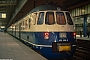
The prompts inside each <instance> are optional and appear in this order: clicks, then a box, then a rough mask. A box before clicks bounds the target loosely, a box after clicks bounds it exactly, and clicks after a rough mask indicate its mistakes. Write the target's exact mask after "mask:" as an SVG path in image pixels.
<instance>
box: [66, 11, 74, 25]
mask: <svg viewBox="0 0 90 60" xmlns="http://www.w3.org/2000/svg"><path fill="white" fill-rule="evenodd" d="M66 16H67V23H68V24H69V25H73V22H72V18H71V16H70V13H69V12H66Z"/></svg>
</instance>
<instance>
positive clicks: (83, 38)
mask: <svg viewBox="0 0 90 60" xmlns="http://www.w3.org/2000/svg"><path fill="white" fill-rule="evenodd" d="M76 39H81V40H89V41H90V36H89V38H88V36H87V37H84V36H83V35H82V37H80V35H76Z"/></svg>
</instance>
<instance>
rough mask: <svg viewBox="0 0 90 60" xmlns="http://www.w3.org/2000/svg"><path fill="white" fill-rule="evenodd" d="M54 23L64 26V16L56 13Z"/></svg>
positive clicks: (61, 13)
mask: <svg viewBox="0 0 90 60" xmlns="http://www.w3.org/2000/svg"><path fill="white" fill-rule="evenodd" d="M56 21H57V24H59V25H64V24H66V20H65V16H64V13H63V12H56Z"/></svg>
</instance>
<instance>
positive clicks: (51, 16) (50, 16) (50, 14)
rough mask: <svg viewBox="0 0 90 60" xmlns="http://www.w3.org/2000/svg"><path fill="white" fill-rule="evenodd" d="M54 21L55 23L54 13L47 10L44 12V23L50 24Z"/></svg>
mask: <svg viewBox="0 0 90 60" xmlns="http://www.w3.org/2000/svg"><path fill="white" fill-rule="evenodd" d="M54 23H55V20H54V13H53V12H47V13H46V19H45V24H48V25H52V24H54Z"/></svg>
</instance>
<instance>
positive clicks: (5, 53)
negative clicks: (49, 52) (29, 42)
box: [0, 32, 47, 60]
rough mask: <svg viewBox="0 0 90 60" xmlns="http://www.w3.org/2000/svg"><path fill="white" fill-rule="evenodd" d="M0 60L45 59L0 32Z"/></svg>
mask: <svg viewBox="0 0 90 60" xmlns="http://www.w3.org/2000/svg"><path fill="white" fill-rule="evenodd" d="M0 60H47V59H46V58H44V57H43V56H41V55H40V54H38V53H37V52H35V51H34V50H32V49H31V48H29V47H28V46H26V45H24V44H23V43H22V42H20V41H18V40H17V39H15V38H14V37H12V36H10V35H9V34H7V33H3V32H0Z"/></svg>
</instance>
